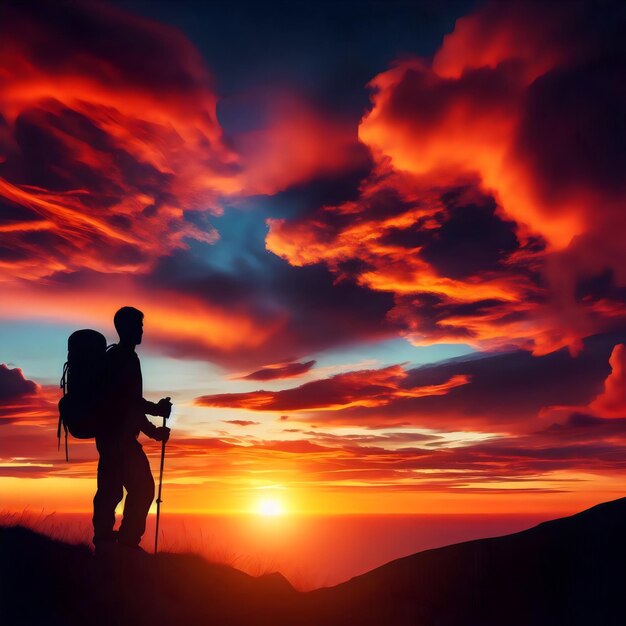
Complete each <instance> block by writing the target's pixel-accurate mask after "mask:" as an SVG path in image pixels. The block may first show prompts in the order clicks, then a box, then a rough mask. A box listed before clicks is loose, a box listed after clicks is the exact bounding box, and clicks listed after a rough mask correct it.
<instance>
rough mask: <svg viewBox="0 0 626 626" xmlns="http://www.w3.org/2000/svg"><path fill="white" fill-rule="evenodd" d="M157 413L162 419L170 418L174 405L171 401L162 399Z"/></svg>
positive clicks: (158, 404)
mask: <svg viewBox="0 0 626 626" xmlns="http://www.w3.org/2000/svg"><path fill="white" fill-rule="evenodd" d="M157 411H158V413H157V415H160V416H161V417H169V416H170V413H171V412H172V403H171V402H170V399H169V398H161V399H160V400H159V401H158V402H157Z"/></svg>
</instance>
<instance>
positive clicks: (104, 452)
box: [93, 306, 172, 551]
mask: <svg viewBox="0 0 626 626" xmlns="http://www.w3.org/2000/svg"><path fill="white" fill-rule="evenodd" d="M113 321H114V323H115V329H116V330H117V333H118V335H119V337H120V341H119V343H118V344H116V345H114V346H111V347H110V348H109V350H107V353H106V359H107V393H106V397H107V411H106V413H105V415H104V419H103V420H101V427H100V429H99V432H98V433H97V434H96V447H97V448H98V452H99V454H100V461H99V463H98V490H97V492H96V495H95V497H94V499H93V527H94V538H93V542H94V544H95V546H96V551H98V550H99V549H102V548H104V547H105V546H107V545H110V544H111V543H112V542H114V541H116V540H117V542H118V543H120V544H124V545H127V546H131V547H134V548H138V546H139V542H140V541H141V536H142V535H143V533H144V531H145V529H146V517H147V516H148V510H149V509H150V505H151V504H152V500H153V499H154V479H153V478H152V472H151V471H150V464H149V463H148V458H147V457H146V454H145V452H144V451H143V448H142V447H141V444H140V443H139V442H138V441H137V437H138V436H139V432H140V431H141V432H143V433H144V434H146V435H147V436H148V437H151V438H152V439H155V440H156V441H167V439H168V438H169V433H170V430H169V428H166V427H162V426H161V427H157V426H155V425H154V424H152V422H150V421H149V420H148V418H147V417H146V413H148V414H149V415H161V416H166V415H169V411H170V409H171V406H172V405H171V403H170V401H169V400H168V399H167V398H163V399H161V400H160V401H159V402H158V403H157V404H155V403H154V402H148V400H144V398H143V380H142V376H141V366H140V364H139V357H138V356H137V353H136V352H135V346H137V345H139V344H140V343H141V337H142V335H143V313H142V312H141V311H139V310H137V309H134V308H133V307H127V306H125V307H122V308H121V309H120V310H119V311H118V312H117V313H116V314H115V317H114V318H113ZM124 488H125V489H126V492H127V495H126V502H125V503H124V517H123V519H122V524H121V526H120V529H119V532H118V533H115V532H114V530H113V527H114V525H115V508H116V506H117V505H118V504H119V503H120V501H121V500H122V498H123V496H124V491H123V490H124Z"/></svg>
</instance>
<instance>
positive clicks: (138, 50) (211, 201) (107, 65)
mask: <svg viewBox="0 0 626 626" xmlns="http://www.w3.org/2000/svg"><path fill="white" fill-rule="evenodd" d="M1 22H2V41H3V46H2V51H0V91H1V92H2V96H1V97H0V120H1V121H0V131H1V132H0V136H1V141H0V198H2V200H3V202H4V203H5V206H6V207H7V210H6V214H5V220H4V222H3V225H2V226H1V227H0V245H3V246H5V247H7V248H10V249H11V254H10V255H9V257H8V258H6V257H5V258H4V259H3V261H4V264H5V266H6V267H8V268H10V271H11V273H12V274H13V275H14V276H23V277H32V278H37V277H39V276H42V275H46V274H49V273H51V272H54V271H58V270H65V269H74V268H76V267H83V268H84V267H87V268H93V269H98V270H113V271H129V270H130V271H132V270H136V269H141V268H145V267H147V266H148V264H149V263H150V261H151V260H152V259H154V257H156V256H161V255H162V254H163V253H164V251H171V250H172V249H176V248H179V247H182V246H184V245H185V243H184V240H185V238H194V239H199V240H202V241H208V242H211V241H214V240H215V238H216V236H217V234H216V232H215V231H214V230H213V229H212V228H210V227H208V226H207V227H206V228H198V227H197V226H194V225H193V224H192V223H191V222H189V221H186V220H184V212H185V211H194V210H202V211H206V210H208V211H209V212H212V213H215V214H219V213H220V212H221V209H220V208H219V206H218V204H217V195H218V194H220V193H229V192H232V191H233V190H234V189H235V187H236V186H237V183H236V182H235V180H234V174H235V170H234V169H233V168H234V167H235V165H236V157H235V155H234V154H233V153H232V152H231V151H229V149H227V148H226V147H225V145H224V143H223V141H222V133H221V129H220V127H219V124H218V122H217V117H216V112H215V109H216V96H215V94H214V92H213V90H212V87H211V81H210V78H209V76H208V73H207V71H206V69H205V68H204V65H203V62H202V59H201V58H200V55H199V54H198V53H197V51H196V50H195V49H194V48H193V46H192V45H191V44H190V43H189V42H188V41H187V40H186V39H185V38H184V37H183V35H182V34H180V33H179V32H178V31H176V30H174V29H172V28H169V27H166V26H163V25H159V24H156V23H154V22H150V21H148V20H145V19H141V18H138V17H134V16H131V15H129V14H126V13H123V12H121V11H119V10H117V9H114V8H112V7H110V6H107V5H104V4H88V5H87V4H85V5H81V4H80V3H72V4H65V5H63V10H58V8H57V7H55V6H53V5H47V6H40V5H37V7H36V11H33V12H31V11H28V8H27V6H25V7H23V9H22V8H20V7H19V6H18V5H9V6H5V7H4V8H3V14H2V20H1ZM112 33H114V34H115V45H114V46H112V45H111V34H112ZM42 248H43V249H46V251H47V252H46V258H45V259H42V257H41V250H42Z"/></svg>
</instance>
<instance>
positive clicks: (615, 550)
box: [0, 498, 626, 626]
mask: <svg viewBox="0 0 626 626" xmlns="http://www.w3.org/2000/svg"><path fill="white" fill-rule="evenodd" d="M329 549H332V546H329ZM625 557H626V498H623V499H620V500H615V501H613V502H609V503H606V504H602V505H599V506H596V507H594V508H592V509H589V510H588V511H584V512H583V513H579V514H578V515H574V516H572V517H567V518H563V519H559V520H555V521H552V522H546V523H544V524H540V525H539V526H537V527H535V528H532V529H530V530H527V531H524V532H521V533H516V534H514V535H507V536H505V537H499V538H494V539H482V540H477V541H471V542H467V543H462V544H457V545H453V546H448V547H446V548H439V549H436V550H428V551H426V552H421V553H419V554H414V555H412V556H408V557H405V558H403V559H398V560H396V561H392V562H391V563H388V564H386V565H383V566H382V567H379V568H377V569H375V570H373V571H371V572H368V573H366V574H364V575H362V576H357V577H356V578H353V579H352V580H350V581H348V582H345V583H343V584H341V585H337V586H336V587H331V588H326V589H319V590H316V591H313V592H309V593H298V592H296V591H295V590H294V589H293V588H292V587H291V586H290V585H289V583H288V582H287V581H286V580H285V579H284V578H283V577H282V576H280V575H279V574H272V575H269V576H263V577H261V578H253V577H251V576H248V575H247V574H243V573H242V572H239V571H237V570H235V569H232V568H230V567H227V566H224V565H215V564H211V563H207V562H206V561H204V560H202V559H201V558H199V557H196V556H193V555H176V554H160V555H159V556H157V557H152V556H142V555H135V554H133V553H128V551H122V550H120V551H119V553H118V554H115V555H114V556H113V557H112V558H110V559H105V560H96V559H95V558H94V557H93V555H92V554H91V552H90V551H89V549H88V548H87V547H85V546H72V545H68V544H64V543H62V542H57V541H53V540H51V539H49V538H47V537H44V536H42V535H39V534H37V533H35V532H33V531H30V530H27V529H25V528H21V527H12V528H1V529H0V565H1V570H0V623H1V624H3V626H5V625H6V626H12V625H13V624H25V625H31V624H33V625H38V624H46V625H49V626H56V625H57V624H58V625H59V626H60V625H64V626H72V625H74V624H77V625H78V624H80V625H87V624H109V625H111V624H138V625H141V624H144V623H145V624H151V625H155V626H156V625H159V624H179V625H181V626H186V625H188V624H189V625H191V624H198V625H199V624H219V625H228V624H232V625H233V626H234V625H242V626H243V625H250V626H252V625H255V626H257V625H262V624H272V625H274V626H276V625H279V624H289V625H294V626H295V625H299V624H307V625H310V626H313V625H314V624H315V625H317V626H321V625H322V624H351V625H352V624H355V625H356V624H372V625H374V624H376V625H377V626H393V625H397V624H398V625H399V624H403V625H404V624H412V625H415V626H423V625H424V626H427V625H433V626H434V625H437V626H448V625H458V626H461V625H462V626H488V625H493V626H515V625H524V626H541V625H544V624H545V625H546V626H547V625H548V624H549V625H550V626H555V625H559V626H561V625H563V626H577V625H581V626H582V625H585V626H589V625H591V624H601V625H602V626H610V625H618V624H619V625H620V626H622V625H623V624H626V602H625V601H624V599H623V598H624V589H625V588H626V585H625V583H626V573H625V567H626V561H625Z"/></svg>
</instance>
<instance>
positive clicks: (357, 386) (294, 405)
mask: <svg viewBox="0 0 626 626" xmlns="http://www.w3.org/2000/svg"><path fill="white" fill-rule="evenodd" d="M407 375H408V374H407V372H406V371H405V370H404V369H403V368H402V366H401V365H391V366H389V367H385V368H383V369H380V370H359V371H355V372H346V373H344V374H336V375H335V376H331V377H330V378H325V379H322V380H315V381H311V382H308V383H304V384H303V385H300V386H299V387H294V388H293V389H283V390H281V391H263V390H261V391H252V392H247V393H221V394H214V395H210V396H201V397H199V398H196V404H198V405H200V406H213V407H232V408H238V409H248V410H253V411H315V410H326V411H337V410H341V409H346V408H349V407H382V406H385V405H387V404H389V403H390V402H391V401H392V400H394V399H398V398H419V397H423V396H433V395H443V394H446V393H448V391H449V390H450V389H453V388H455V387H458V386H460V385H465V384H467V382H468V381H469V379H468V377H467V376H463V375H459V376H454V377H452V378H450V379H449V380H446V381H445V382H443V383H439V384H433V385H416V386H403V385H402V382H403V381H404V379H405V378H406V377H407Z"/></svg>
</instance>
